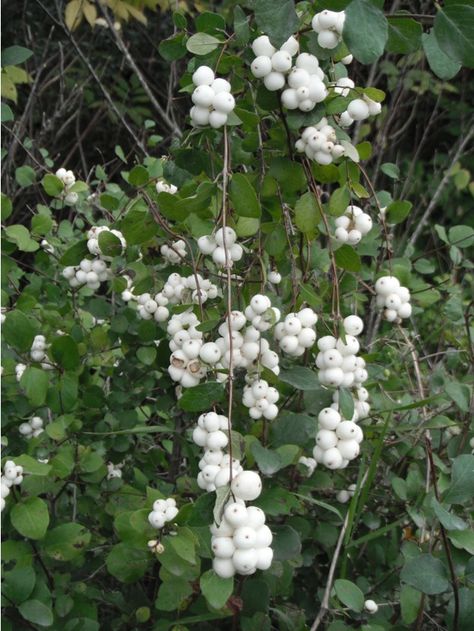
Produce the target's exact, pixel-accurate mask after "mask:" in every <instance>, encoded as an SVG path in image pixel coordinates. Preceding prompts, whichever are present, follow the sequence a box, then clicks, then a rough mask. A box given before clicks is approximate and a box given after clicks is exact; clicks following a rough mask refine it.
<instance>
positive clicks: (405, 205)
mask: <svg viewBox="0 0 474 631" xmlns="http://www.w3.org/2000/svg"><path fill="white" fill-rule="evenodd" d="M412 207H413V204H412V203H411V202H407V201H396V202H392V203H391V204H390V205H389V206H388V208H387V221H388V223H401V222H402V221H405V219H406V218H407V217H408V215H409V214H410V210H411V209H412Z"/></svg>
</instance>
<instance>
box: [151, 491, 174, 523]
mask: <svg viewBox="0 0 474 631" xmlns="http://www.w3.org/2000/svg"><path fill="white" fill-rule="evenodd" d="M178 512H179V510H178V508H177V506H176V500H174V499H173V498H172V497H169V498H168V499H166V500H155V501H154V502H153V510H152V511H151V513H150V514H149V515H148V521H149V523H150V526H153V528H156V529H157V530H159V529H161V528H163V526H164V525H165V524H166V523H167V522H169V521H173V519H174V518H175V517H176V515H177V514H178Z"/></svg>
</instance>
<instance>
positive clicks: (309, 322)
mask: <svg viewBox="0 0 474 631" xmlns="http://www.w3.org/2000/svg"><path fill="white" fill-rule="evenodd" d="M317 321H318V316H317V314H316V313H315V312H314V311H313V310H312V309H310V308H309V307H306V308H305V309H301V311H299V312H298V313H289V314H288V315H287V316H286V318H285V319H284V320H283V322H279V323H278V324H277V325H276V326H275V338H276V339H277V340H278V343H279V346H280V348H281V350H282V351H284V352H285V353H286V354H287V355H291V356H292V357H299V356H300V355H303V353H304V352H305V350H306V349H307V348H311V346H313V344H314V343H315V341H316V331H315V326H316V323H317Z"/></svg>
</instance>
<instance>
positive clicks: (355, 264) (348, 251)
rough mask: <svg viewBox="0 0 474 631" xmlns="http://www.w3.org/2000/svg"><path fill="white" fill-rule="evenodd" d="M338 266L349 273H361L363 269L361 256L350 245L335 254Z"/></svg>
mask: <svg viewBox="0 0 474 631" xmlns="http://www.w3.org/2000/svg"><path fill="white" fill-rule="evenodd" d="M334 258H335V259H336V264H337V266H338V267H340V268H341V269H345V270H347V271H348V272H359V271H360V269H361V268H362V262H361V260H360V256H359V255H358V254H357V252H356V251H355V250H354V248H351V246H350V245H343V246H342V247H340V248H339V249H338V250H336V252H335V253H334Z"/></svg>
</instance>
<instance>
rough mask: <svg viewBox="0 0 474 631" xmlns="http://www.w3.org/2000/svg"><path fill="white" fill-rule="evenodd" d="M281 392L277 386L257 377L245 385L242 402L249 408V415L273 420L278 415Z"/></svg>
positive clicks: (254, 417)
mask: <svg viewBox="0 0 474 631" xmlns="http://www.w3.org/2000/svg"><path fill="white" fill-rule="evenodd" d="M279 398H280V394H279V392H278V390H277V389H276V388H273V387H272V386H269V385H268V382H267V381H265V380H264V379H257V380H256V381H254V382H253V383H249V384H246V385H245V386H244V393H243V397H242V403H243V404H244V405H245V407H247V408H249V416H250V418H253V419H255V420H257V419H259V418H262V416H263V418H266V419H267V420H268V421H273V420H274V419H275V418H276V417H277V416H278V406H277V405H276V403H277V401H278V399H279Z"/></svg>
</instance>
